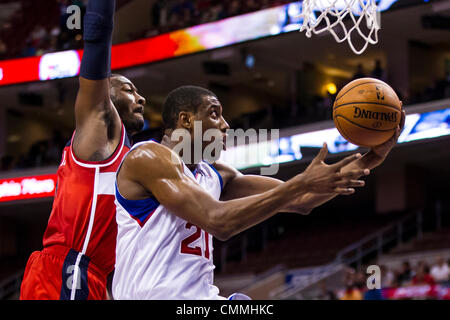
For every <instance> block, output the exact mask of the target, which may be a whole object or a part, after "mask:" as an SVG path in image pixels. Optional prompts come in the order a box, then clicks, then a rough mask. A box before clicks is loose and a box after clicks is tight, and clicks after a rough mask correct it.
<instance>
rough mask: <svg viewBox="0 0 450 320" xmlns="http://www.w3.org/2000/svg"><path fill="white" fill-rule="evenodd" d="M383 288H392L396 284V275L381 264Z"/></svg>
mask: <svg viewBox="0 0 450 320" xmlns="http://www.w3.org/2000/svg"><path fill="white" fill-rule="evenodd" d="M380 270H381V288H390V287H393V286H394V284H395V283H394V282H395V275H394V273H393V272H392V271H391V270H389V269H388V268H387V267H386V266H384V265H381V266H380Z"/></svg>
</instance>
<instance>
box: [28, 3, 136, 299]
mask: <svg viewBox="0 0 450 320" xmlns="http://www.w3.org/2000/svg"><path fill="white" fill-rule="evenodd" d="M114 10H115V1H104V0H90V1H89V4H88V7H87V13H86V15H85V24H84V30H83V32H84V41H85V48H84V54H83V59H82V65H81V69H80V79H79V82H80V88H79V92H78V96H77V99H76V102H75V121H76V130H75V132H74V134H73V137H72V140H71V141H70V143H68V145H67V146H66V147H65V148H64V151H63V156H62V161H61V164H60V166H59V168H58V185H57V191H56V194H55V199H54V202H53V209H52V212H51V215H50V218H49V221H48V226H47V229H46V231H45V234H44V240H43V246H44V249H43V250H42V251H37V252H34V253H33V254H32V255H31V257H30V258H29V260H28V263H27V266H26V269H25V274H24V278H23V281H22V286H21V292H20V298H21V299H52V300H56V299H63V300H69V299H70V300H85V299H106V298H107V289H106V288H107V278H108V275H109V274H110V273H111V272H112V271H113V268H114V263H115V248H116V235H117V225H116V220H115V212H116V209H115V205H114V175H115V172H116V170H117V169H118V167H119V164H120V162H121V161H122V158H123V157H124V155H125V154H126V153H127V151H128V150H129V148H130V140H129V138H128V135H133V134H135V133H137V132H139V131H140V130H141V129H142V127H143V125H144V118H143V113H144V105H145V99H144V98H143V97H142V96H140V95H139V94H138V93H137V90H136V88H135V86H134V85H133V84H132V83H131V81H129V80H128V79H127V78H125V77H123V76H120V75H111V71H110V64H111V63H110V61H111V36H112V30H113V15H114Z"/></svg>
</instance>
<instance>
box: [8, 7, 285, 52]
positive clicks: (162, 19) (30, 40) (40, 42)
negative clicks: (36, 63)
mask: <svg viewBox="0 0 450 320" xmlns="http://www.w3.org/2000/svg"><path fill="white" fill-rule="evenodd" d="M56 1H57V4H58V17H57V19H52V20H53V21H52V22H51V21H45V22H44V23H41V24H36V25H35V26H34V29H33V30H31V31H30V33H29V35H28V37H27V38H26V41H25V44H24V46H23V48H22V49H21V50H20V53H19V56H20V57H29V56H40V55H43V54H45V53H49V52H54V51H58V50H68V49H81V48H82V46H83V41H82V32H81V30H68V29H67V26H66V22H67V19H68V17H69V14H68V13H67V8H68V7H69V6H71V5H77V6H78V7H80V9H81V14H82V16H84V13H85V10H86V5H87V2H88V1H87V0H56ZM292 1H293V0H290V1H289V0H261V1H256V0H245V1H238V0H232V1H220V0H161V1H154V4H153V5H152V7H151V12H150V15H149V19H150V21H151V25H152V26H151V28H144V29H142V30H138V31H135V32H133V33H132V34H129V35H128V36H129V39H128V40H129V41H131V40H136V39H140V38H144V37H150V36H155V35H158V34H160V33H165V32H170V31H174V30H178V29H182V28H187V27H190V26H194V25H199V24H203V23H207V22H213V21H217V20H221V19H225V18H228V17H232V16H236V15H240V14H244V13H249V12H253V11H257V10H261V9H266V8H269V7H273V6H278V5H282V4H286V3H289V2H292ZM5 28H6V29H7V28H8V23H5V24H3V25H0V31H1V29H5ZM16 57H17V56H11V53H10V52H9V51H8V46H7V43H5V42H4V41H2V40H1V39H0V59H9V58H16Z"/></svg>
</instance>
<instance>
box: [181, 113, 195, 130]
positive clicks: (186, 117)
mask: <svg viewBox="0 0 450 320" xmlns="http://www.w3.org/2000/svg"><path fill="white" fill-rule="evenodd" d="M178 123H179V124H180V125H181V127H182V128H185V129H187V130H189V131H191V130H192V129H193V126H194V122H193V117H192V113H191V112H188V111H181V112H180V113H179V114H178Z"/></svg>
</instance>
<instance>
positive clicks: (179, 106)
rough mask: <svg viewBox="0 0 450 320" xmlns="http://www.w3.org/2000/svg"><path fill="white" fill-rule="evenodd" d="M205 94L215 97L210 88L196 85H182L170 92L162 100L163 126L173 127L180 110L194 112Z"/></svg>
mask: <svg viewBox="0 0 450 320" xmlns="http://www.w3.org/2000/svg"><path fill="white" fill-rule="evenodd" d="M205 96H213V97H216V98H217V96H216V95H215V94H214V93H213V92H211V91H210V90H208V89H205V88H202V87H197V86H182V87H179V88H177V89H175V90H173V91H172V92H170V93H169V95H168V96H167V98H166V101H165V102H164V105H163V111H162V119H163V123H164V126H165V128H166V129H175V127H176V125H177V120H178V115H179V114H180V112H181V111H190V112H193V113H196V112H197V111H198V108H199V107H200V106H201V105H202V103H203V101H204V100H203V97H205Z"/></svg>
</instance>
